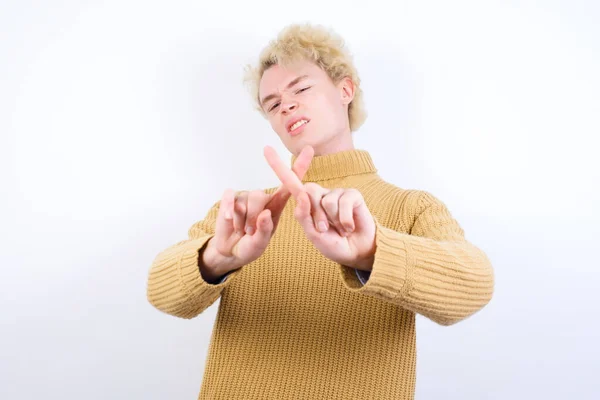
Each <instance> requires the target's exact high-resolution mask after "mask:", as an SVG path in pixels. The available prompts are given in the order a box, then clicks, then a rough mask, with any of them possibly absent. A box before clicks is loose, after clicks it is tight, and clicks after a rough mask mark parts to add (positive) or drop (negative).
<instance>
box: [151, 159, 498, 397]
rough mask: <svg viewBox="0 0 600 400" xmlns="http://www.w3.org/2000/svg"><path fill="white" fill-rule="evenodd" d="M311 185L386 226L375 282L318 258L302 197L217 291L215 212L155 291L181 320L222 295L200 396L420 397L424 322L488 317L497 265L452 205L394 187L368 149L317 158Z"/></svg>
mask: <svg viewBox="0 0 600 400" xmlns="http://www.w3.org/2000/svg"><path fill="white" fill-rule="evenodd" d="M294 160H295V157H292V162H293V161H294ZM303 181H304V182H308V181H312V182H317V183H318V184H320V185H321V186H323V187H326V188H338V187H341V188H356V189H358V190H359V191H360V192H361V193H362V195H363V197H364V199H365V201H366V204H367V206H368V208H369V210H370V211H371V214H372V215H373V217H374V220H375V223H376V226H377V231H376V245H377V250H376V253H375V261H374V264H373V269H372V271H371V274H370V276H369V275H368V274H367V277H368V280H367V282H366V284H364V285H363V284H362V283H361V282H360V280H359V278H358V276H357V274H356V271H355V270H354V269H353V268H350V267H346V266H343V265H340V264H337V263H335V262H333V261H331V260H329V259H327V258H325V257H324V256H323V255H322V254H321V253H320V252H318V251H317V250H316V249H315V247H314V246H313V245H312V243H311V242H310V241H308V239H307V238H306V237H305V235H304V232H303V230H302V228H301V226H300V224H299V223H298V222H297V221H296V219H295V218H294V215H293V213H294V208H295V206H296V202H295V200H294V199H293V198H291V199H290V200H289V202H288V204H287V205H286V208H285V209H284V211H283V214H282V216H281V219H280V221H279V226H278V227H277V231H276V233H275V235H274V236H273V238H272V239H271V242H270V244H269V246H268V247H267V250H266V251H265V252H264V253H263V255H262V256H261V257H260V258H258V259H257V260H256V261H254V262H252V263H250V264H247V265H245V266H243V267H241V268H240V269H238V270H235V271H233V272H231V273H230V274H229V276H228V277H227V279H226V280H225V281H223V282H221V283H219V284H214V285H213V284H210V283H207V282H206V281H205V280H204V279H203V278H202V275H201V274H200V271H199V268H198V257H199V251H200V250H201V249H202V247H203V246H204V244H205V243H206V242H207V241H208V240H209V239H210V238H211V237H212V236H213V235H214V229H215V220H216V217H217V212H218V207H219V203H218V202H217V203H215V204H214V205H213V207H212V208H211V209H210V210H209V211H208V214H207V215H206V217H205V218H204V219H203V220H201V221H199V222H197V223H195V224H193V225H192V226H191V228H190V229H189V232H188V239H187V240H183V241H180V242H179V243H176V244H174V245H172V246H170V247H168V248H166V249H165V250H163V251H162V252H160V253H159V254H158V255H157V256H156V258H155V259H154V261H153V263H152V266H151V268H150V271H149V277H148V284H147V296H148V300H149V301H150V303H151V304H152V305H153V306H154V307H156V308H157V309H159V310H161V311H163V312H165V313H168V314H170V315H173V316H176V317H181V318H188V319H189V318H194V317H196V316H197V315H199V314H200V313H202V312H203V311H204V310H205V309H206V308H207V307H209V306H210V305H211V304H213V303H214V302H215V300H216V299H217V298H219V297H221V301H220V305H219V310H218V314H217V317H216V320H215V324H214V328H213V332H212V337H211V342H210V346H209V350H208V355H207V359H206V364H205V372H204V377H203V380H202V385H201V388H200V394H199V397H198V398H199V399H227V400H231V399H246V400H247V399H311V400H314V399H328V400H333V399H340V400H341V399H344V400H348V399H381V400H384V399H412V398H414V390H415V378H416V376H415V367H416V336H415V314H416V313H418V314H421V315H423V316H425V317H427V318H429V319H431V320H432V321H435V322H436V323H438V324H441V325H451V324H454V323H456V322H458V321H461V320H463V319H465V318H467V317H469V316H471V315H472V314H474V313H475V312H477V311H478V310H480V309H482V308H483V307H484V306H485V305H486V304H487V303H488V302H489V301H490V299H491V297H492V293H493V288H494V275H493V270H492V266H491V263H490V260H489V259H488V257H487V256H486V254H485V253H484V252H483V251H482V250H480V249H479V248H478V247H476V246H475V245H473V244H472V243H470V242H469V241H467V240H466V239H465V235H464V231H463V229H462V228H461V227H460V225H459V224H458V222H457V221H456V220H455V219H454V218H453V217H452V215H451V214H450V212H449V210H448V208H447V207H446V206H445V205H444V203H443V202H441V201H440V200H439V199H437V198H436V197H434V196H433V195H432V194H431V193H429V192H427V191H422V190H414V189H402V188H399V187H397V186H394V185H392V184H390V183H387V182H385V181H383V180H382V179H381V177H379V175H378V174H377V170H376V168H375V166H374V164H373V161H372V159H371V157H370V155H369V153H368V152H366V151H363V150H349V151H343V152H339V153H334V154H329V155H324V156H317V157H314V158H313V160H312V163H311V166H310V169H309V171H308V172H307V173H306V175H305V177H304V179H303ZM275 190H276V188H270V189H266V190H265V191H266V192H268V193H273V192H274V191H275Z"/></svg>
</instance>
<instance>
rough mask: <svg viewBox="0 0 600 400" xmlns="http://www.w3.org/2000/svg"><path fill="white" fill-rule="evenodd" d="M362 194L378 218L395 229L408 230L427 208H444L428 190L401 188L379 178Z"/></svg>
mask: <svg viewBox="0 0 600 400" xmlns="http://www.w3.org/2000/svg"><path fill="white" fill-rule="evenodd" d="M363 196H364V198H365V202H366V203H367V206H368V207H369V209H370V210H371V211H372V212H373V214H375V215H376V217H377V218H378V220H380V222H382V223H383V224H384V225H385V226H388V227H390V228H392V229H397V230H410V228H411V227H412V226H413V225H414V223H415V221H416V219H417V218H418V217H419V216H420V215H421V214H423V212H424V211H425V210H427V209H428V208H431V207H438V208H445V205H444V203H443V202H442V201H441V200H440V199H439V198H438V197H436V196H435V195H434V194H433V193H432V192H430V191H428V190H425V189H417V188H403V187H400V186H397V185H395V184H392V183H390V182H387V181H384V180H383V179H381V178H378V179H377V180H376V181H374V182H373V183H372V184H371V185H367V186H366V187H365V190H364V191H363Z"/></svg>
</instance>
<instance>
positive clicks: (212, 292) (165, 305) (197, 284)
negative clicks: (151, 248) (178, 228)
mask: <svg viewBox="0 0 600 400" xmlns="http://www.w3.org/2000/svg"><path fill="white" fill-rule="evenodd" d="M219 204H220V202H217V203H215V204H214V205H213V206H212V207H211V209H210V210H209V211H208V213H207V215H206V217H205V218H204V219H203V220H202V221H199V222H196V223H195V224H194V225H192V226H191V227H190V229H189V231H188V239H187V240H183V241H180V242H178V243H176V244H174V245H172V246H170V247H168V248H166V249H164V250H163V251H161V252H160V253H159V254H158V255H157V256H156V257H155V259H154V261H153V262H152V265H151V267H150V272H149V274H148V282H147V291H146V295H147V298H148V301H149V302H150V304H152V305H153V306H154V307H155V308H157V309H159V310H160V311H163V312H165V313H167V314H170V315H173V316H176V317H180V318H186V319H191V318H194V317H196V316H198V315H199V314H200V313H202V312H203V311H204V310H205V309H207V308H208V307H209V306H210V305H212V304H213V303H214V302H215V301H216V300H217V299H218V298H219V296H220V295H221V292H222V290H223V289H224V288H226V287H227V286H228V285H229V284H230V283H231V281H232V280H233V279H235V276H236V275H238V274H239V273H240V271H241V269H242V268H239V269H237V270H235V271H230V272H229V273H228V274H226V275H225V276H224V277H223V278H222V279H221V280H220V282H217V283H216V284H211V283H209V282H207V281H206V280H204V278H203V277H202V274H201V273H200V267H199V265H198V261H199V254H200V250H201V249H202V248H203V247H204V245H205V244H206V243H207V242H208V241H209V239H210V238H212V237H213V236H214V232H215V222H216V219H217V213H218V211H219Z"/></svg>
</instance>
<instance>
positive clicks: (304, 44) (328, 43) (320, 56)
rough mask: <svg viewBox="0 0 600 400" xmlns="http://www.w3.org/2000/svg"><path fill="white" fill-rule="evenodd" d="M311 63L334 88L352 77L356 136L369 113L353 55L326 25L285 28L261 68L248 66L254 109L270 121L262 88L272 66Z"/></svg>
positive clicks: (350, 112)
mask: <svg viewBox="0 0 600 400" xmlns="http://www.w3.org/2000/svg"><path fill="white" fill-rule="evenodd" d="M299 60H307V61H312V62H314V63H315V64H316V65H318V66H319V67H320V68H321V69H322V70H323V71H325V72H326V73H327V75H328V76H329V78H330V79H331V81H332V82H333V83H334V84H337V83H339V82H340V81H341V80H342V79H343V78H345V77H349V78H350V79H351V80H352V82H353V83H354V87H355V91H354V98H353V99H352V102H351V103H350V104H349V105H348V120H349V123H350V131H352V132H354V131H356V130H357V129H358V128H360V126H361V125H362V124H363V123H364V122H365V120H366V118H367V112H366V110H365V107H364V101H363V92H362V89H361V88H360V78H359V77H358V72H357V71H356V68H355V67H354V63H353V60H352V55H351V54H350V53H349V51H348V49H347V48H346V47H345V44H344V39H342V37H341V36H339V35H338V34H337V33H335V32H334V31H333V30H331V29H328V28H326V27H325V26H323V25H312V24H310V23H305V24H292V25H289V26H287V27H285V28H284V29H283V30H282V31H281V32H280V33H279V34H278V36H277V38H276V39H274V40H271V41H270V42H269V44H268V45H267V46H266V47H265V48H264V49H263V50H262V51H261V53H260V55H259V58H258V65H257V66H256V67H253V66H252V65H247V66H246V68H245V74H244V83H245V84H246V85H247V86H248V88H249V91H250V94H251V96H252V99H253V102H254V107H255V108H256V109H257V110H258V111H259V112H260V113H261V115H262V116H263V117H265V118H267V115H266V113H265V112H264V110H263V109H262V107H261V106H260V98H259V85H260V80H261V78H262V76H263V73H264V72H265V71H266V70H267V69H269V68H270V67H271V66H273V65H276V64H279V65H282V66H285V65H289V64H291V63H293V62H294V61H299Z"/></svg>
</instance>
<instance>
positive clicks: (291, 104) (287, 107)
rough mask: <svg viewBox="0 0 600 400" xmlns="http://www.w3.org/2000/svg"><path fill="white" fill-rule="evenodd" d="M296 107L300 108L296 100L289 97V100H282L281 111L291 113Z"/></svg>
mask: <svg viewBox="0 0 600 400" xmlns="http://www.w3.org/2000/svg"><path fill="white" fill-rule="evenodd" d="M296 108H298V103H297V102H296V101H295V100H292V99H289V100H283V99H282V100H281V112H283V113H284V114H285V113H290V112H292V111H294V110H295V109H296Z"/></svg>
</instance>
